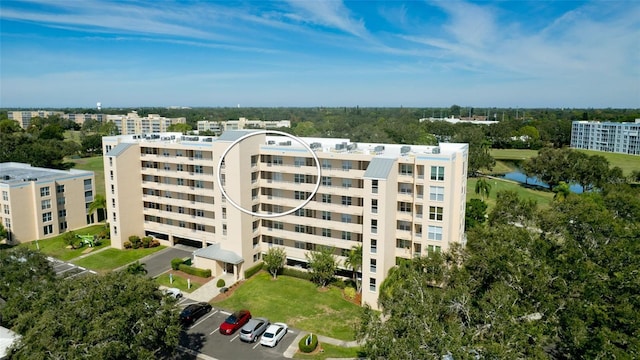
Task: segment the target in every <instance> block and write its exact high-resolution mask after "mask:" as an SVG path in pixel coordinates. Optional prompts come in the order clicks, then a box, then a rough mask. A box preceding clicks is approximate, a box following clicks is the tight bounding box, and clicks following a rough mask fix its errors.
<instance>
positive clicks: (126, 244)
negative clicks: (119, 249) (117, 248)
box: [122, 240, 133, 249]
mask: <svg viewBox="0 0 640 360" xmlns="http://www.w3.org/2000/svg"><path fill="white" fill-rule="evenodd" d="M122 246H123V247H124V248H125V249H131V248H132V247H133V245H132V244H131V241H128V240H127V241H125V242H123V243H122Z"/></svg>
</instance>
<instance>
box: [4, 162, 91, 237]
mask: <svg viewBox="0 0 640 360" xmlns="http://www.w3.org/2000/svg"><path fill="white" fill-rule="evenodd" d="M94 184H95V181H94V174H93V172H92V171H84V170H75V169H72V170H68V171H64V170H55V169H47V168H39V167H32V166H31V165H29V164H22V163H14V162H7V163H0V193H1V195H2V197H0V208H1V209H0V221H2V224H3V225H4V227H5V228H6V229H7V230H8V231H9V232H10V235H9V237H8V239H9V240H10V241H11V242H12V243H16V242H25V241H31V240H35V239H43V238H48V237H52V236H56V235H58V234H60V233H63V232H65V231H67V230H75V229H78V228H82V227H85V226H87V224H92V223H93V222H94V219H93V215H91V214H88V213H87V211H88V209H89V204H91V203H92V202H93V198H94V194H95V187H94V186H95V185H94Z"/></svg>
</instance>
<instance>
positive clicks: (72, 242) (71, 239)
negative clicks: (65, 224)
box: [62, 231, 79, 249]
mask: <svg viewBox="0 0 640 360" xmlns="http://www.w3.org/2000/svg"><path fill="white" fill-rule="evenodd" d="M62 238H63V239H64V243H65V244H67V245H68V246H71V248H72V249H75V248H76V244H78V243H79V241H78V238H77V237H76V233H74V232H73V231H68V232H66V233H65V234H64V235H63V237H62Z"/></svg>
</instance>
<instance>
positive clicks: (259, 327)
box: [240, 318, 269, 342]
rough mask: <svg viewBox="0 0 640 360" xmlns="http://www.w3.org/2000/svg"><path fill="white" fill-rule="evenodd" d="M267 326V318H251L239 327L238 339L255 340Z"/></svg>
mask: <svg viewBox="0 0 640 360" xmlns="http://www.w3.org/2000/svg"><path fill="white" fill-rule="evenodd" d="M268 326H269V320H267V319H265V318H253V319H251V320H249V321H248V322H247V323H246V324H245V325H244V326H243V327H242V328H241V329H240V340H242V341H246V342H255V341H256V340H258V338H259V337H260V335H262V333H263V332H264V331H265V330H267V327H268Z"/></svg>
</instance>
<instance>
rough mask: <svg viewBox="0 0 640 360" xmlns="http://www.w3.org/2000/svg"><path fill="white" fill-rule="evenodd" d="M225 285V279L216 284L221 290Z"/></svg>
mask: <svg viewBox="0 0 640 360" xmlns="http://www.w3.org/2000/svg"><path fill="white" fill-rule="evenodd" d="M224 285H225V283H224V279H218V282H217V283H216V286H217V287H219V288H221V287H223V286H224Z"/></svg>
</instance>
